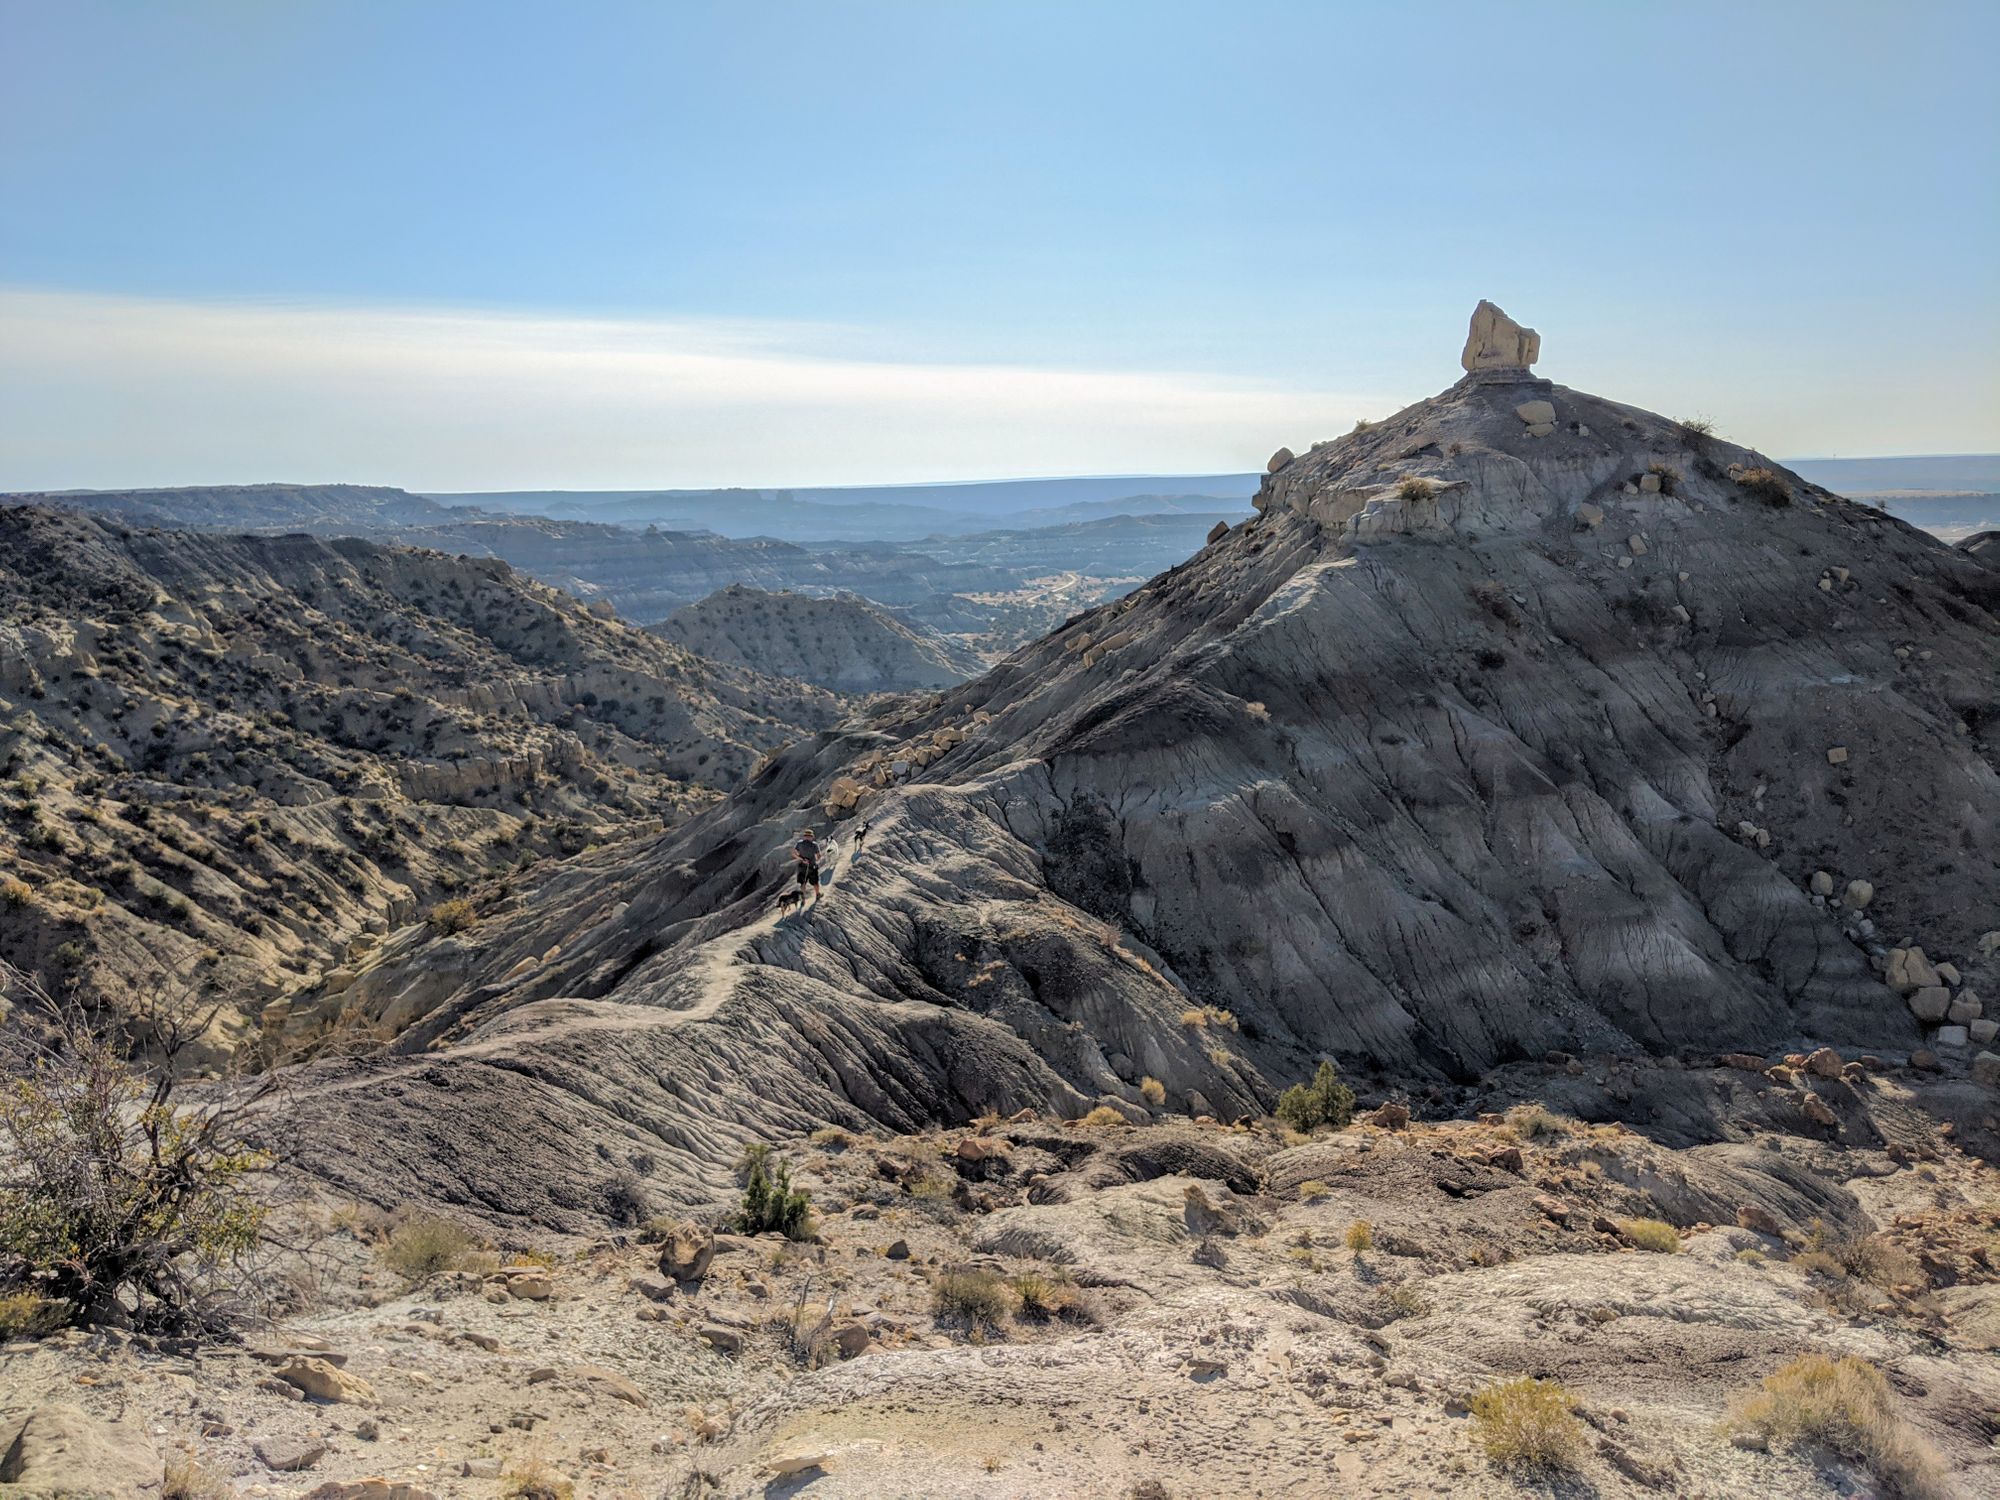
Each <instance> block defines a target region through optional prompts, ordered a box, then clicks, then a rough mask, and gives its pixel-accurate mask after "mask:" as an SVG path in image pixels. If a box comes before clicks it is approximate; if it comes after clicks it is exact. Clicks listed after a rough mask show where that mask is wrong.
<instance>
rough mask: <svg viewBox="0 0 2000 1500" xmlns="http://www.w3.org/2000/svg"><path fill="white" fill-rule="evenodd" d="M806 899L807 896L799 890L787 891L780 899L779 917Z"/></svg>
mask: <svg viewBox="0 0 2000 1500" xmlns="http://www.w3.org/2000/svg"><path fill="white" fill-rule="evenodd" d="M804 899H805V894H804V893H803V892H802V891H799V890H797V889H793V890H789V891H786V892H785V894H784V895H782V896H780V897H779V898H778V915H779V916H781V917H782V916H783V915H784V914H785V913H786V912H788V911H790V910H791V909H792V908H793V907H795V906H797V905H798V904H799V903H800V902H801V901H803V900H804Z"/></svg>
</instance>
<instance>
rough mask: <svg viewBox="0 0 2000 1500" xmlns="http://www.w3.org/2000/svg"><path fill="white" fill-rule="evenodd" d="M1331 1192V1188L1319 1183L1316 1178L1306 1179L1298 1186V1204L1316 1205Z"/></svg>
mask: <svg viewBox="0 0 2000 1500" xmlns="http://www.w3.org/2000/svg"><path fill="white" fill-rule="evenodd" d="M1332 1191H1333V1189H1332V1188H1330V1187H1328V1186H1327V1185H1326V1184H1325V1183H1323V1182H1321V1181H1320V1180H1319V1179H1318V1178H1317V1177H1313V1178H1308V1179H1307V1180H1306V1181H1304V1182H1302V1183H1300V1184H1299V1202H1301V1203H1317V1202H1318V1201H1319V1200H1320V1199H1321V1198H1324V1197H1326V1196H1327V1195H1328V1194H1330V1193H1331V1192H1332Z"/></svg>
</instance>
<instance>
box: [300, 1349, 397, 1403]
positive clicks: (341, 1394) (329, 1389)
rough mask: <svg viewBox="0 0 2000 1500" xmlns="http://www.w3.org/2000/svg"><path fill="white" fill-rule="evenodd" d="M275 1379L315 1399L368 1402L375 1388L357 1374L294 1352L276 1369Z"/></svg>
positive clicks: (370, 1400) (372, 1396)
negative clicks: (276, 1377)
mask: <svg viewBox="0 0 2000 1500" xmlns="http://www.w3.org/2000/svg"><path fill="white" fill-rule="evenodd" d="M277 1376H278V1379H280V1380H282V1381H284V1382H285V1383H286V1384H287V1385H291V1386H296V1387H297V1388H298V1389H299V1390H301V1391H303V1392H305V1394H306V1395H308V1396H310V1397H311V1398H312V1399H313V1400H315V1401H355V1402H372V1401H374V1399H375V1389H374V1387H373V1386H371V1385H369V1384H368V1382H367V1381H365V1380H363V1379H362V1378H361V1377H360V1376H359V1375H350V1374H348V1373H347V1372H346V1371H345V1370H342V1369H339V1368H338V1367H336V1366H334V1365H331V1364H328V1363H327V1362H326V1361H325V1360H323V1359H319V1358H316V1357H314V1356H311V1355H305V1354H298V1355H294V1356H292V1358H290V1359H288V1360H286V1361H285V1362H284V1363H283V1364H282V1365H280V1366H278V1369H277Z"/></svg>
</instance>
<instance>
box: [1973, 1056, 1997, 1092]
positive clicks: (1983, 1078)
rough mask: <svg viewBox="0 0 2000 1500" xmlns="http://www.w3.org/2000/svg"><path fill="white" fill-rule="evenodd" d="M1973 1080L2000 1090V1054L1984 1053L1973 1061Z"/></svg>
mask: <svg viewBox="0 0 2000 1500" xmlns="http://www.w3.org/2000/svg"><path fill="white" fill-rule="evenodd" d="M1972 1080H1973V1082H1974V1083H1983V1084H1985V1085H1986V1086H1987V1087H1988V1088H2000V1053H1993V1052H1982V1053H1980V1054H1979V1055H1978V1056H1977V1057H1975V1058H1973V1060H1972Z"/></svg>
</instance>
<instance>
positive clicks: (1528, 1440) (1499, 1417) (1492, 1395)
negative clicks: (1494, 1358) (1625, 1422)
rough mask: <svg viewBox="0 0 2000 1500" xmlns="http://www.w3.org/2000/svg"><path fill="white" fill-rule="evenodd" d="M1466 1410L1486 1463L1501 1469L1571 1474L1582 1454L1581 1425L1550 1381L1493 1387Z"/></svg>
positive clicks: (1565, 1395) (1560, 1390) (1526, 1377)
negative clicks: (1469, 1413) (1559, 1470)
mask: <svg viewBox="0 0 2000 1500" xmlns="http://www.w3.org/2000/svg"><path fill="white" fill-rule="evenodd" d="M1471 1407H1472V1421H1473V1426H1474V1428H1475V1430H1476V1432H1477V1434H1478V1437H1479V1442H1480V1445H1481V1446H1482V1447H1484V1448H1485V1450H1486V1457H1487V1458H1488V1459H1489V1460H1490V1461H1491V1462H1493V1463H1494V1464H1496V1465H1498V1466H1499V1467H1501V1468H1503V1469H1571V1468H1574V1467H1576V1462H1577V1459H1578V1458H1579V1457H1580V1456H1581V1455H1582V1453H1583V1446H1584V1432H1583V1424H1582V1423H1581V1422H1579V1421H1578V1420H1577V1419H1576V1414H1575V1413H1574V1412H1573V1411H1571V1410H1570V1407H1571V1401H1570V1397H1569V1392H1567V1391H1565V1390H1564V1389H1563V1388H1562V1387H1561V1386H1560V1385H1558V1384H1556V1382H1555V1381H1553V1380H1536V1379H1535V1378H1533V1377H1532V1376H1529V1375H1522V1376H1518V1377H1516V1378H1515V1379H1513V1380H1501V1381H1496V1382H1495V1383H1494V1384H1492V1385H1489V1386H1486V1387H1485V1388H1483V1389H1481V1390H1479V1391H1476V1392H1475V1393H1474V1394H1473V1397H1472V1401H1471Z"/></svg>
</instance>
